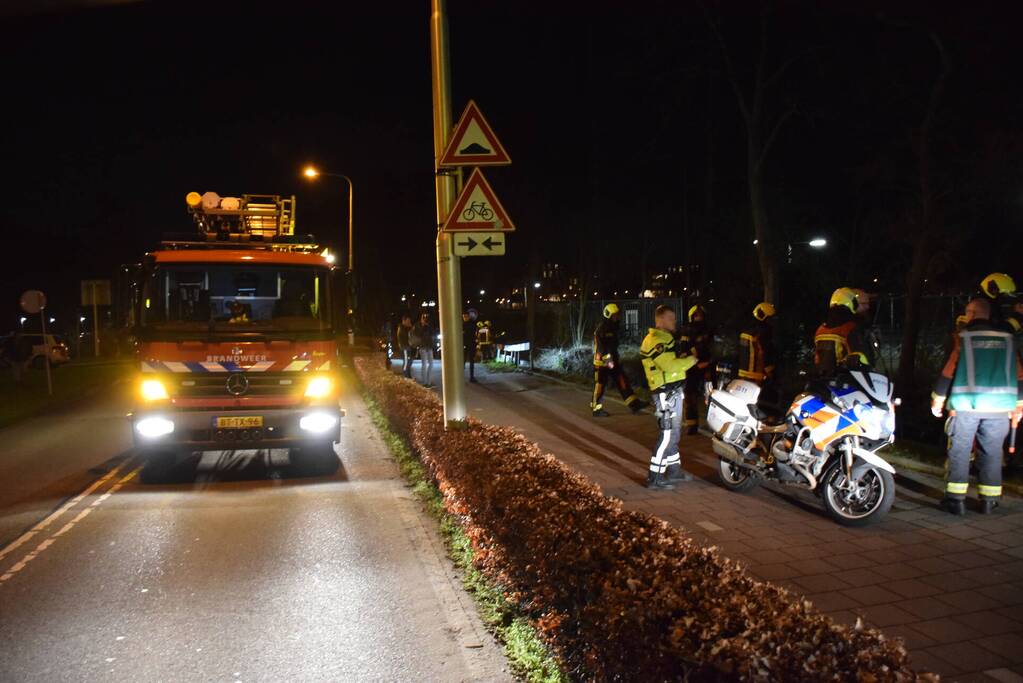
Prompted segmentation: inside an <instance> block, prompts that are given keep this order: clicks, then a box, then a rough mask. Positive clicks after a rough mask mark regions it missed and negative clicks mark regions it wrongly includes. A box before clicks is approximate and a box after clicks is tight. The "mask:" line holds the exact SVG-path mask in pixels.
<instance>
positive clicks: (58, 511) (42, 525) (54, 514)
mask: <svg viewBox="0 0 1023 683" xmlns="http://www.w3.org/2000/svg"><path fill="white" fill-rule="evenodd" d="M125 464H126V463H121V464H120V465H118V466H117V467H115V468H114V469H112V470H110V471H109V472H107V473H106V474H104V475H103V476H102V477H100V478H99V479H97V480H96V481H94V482H93V483H92V484H90V485H89V486H88V487H87V488H86V489H85V490H84V491H82V492H81V493H79V494H78V495H77V496H75V497H74V498H72V499H71V500H69V501H67V502H66V503H64V504H63V505H61V506H60V507H59V508H57V509H56V510H54V511H53V512H51V513H50V515H49V516H48V517H46V519H44V520H43V521H41V522H39V523H38V524H36V525H35V526H34V527H32V528H31V529H29V530H28V531H26V532H25V533H23V534H22V535H21V536H19V537H18V538H16V539H15V540H13V541H11V542H10V543H8V544H7V546H5V547H4V548H3V550H0V560H2V559H4V557H5V556H6V555H8V554H9V553H11V552H12V551H14V550H15V549H17V548H18V546H20V545H22V544H24V543H25V542H26V541H28V540H29V539H31V538H32V537H33V536H35V535H37V534H38V533H39V532H41V531H45V530H46V527H48V526H50V524H52V523H53V521H54V520H55V519H57V518H58V517H60V516H61V515H63V514H64V513H65V512H67V511H68V510H70V509H71V508H73V507H74V506H75V505H77V504H78V503H80V502H81V500H82V499H83V498H85V497H86V496H88V495H89V494H90V493H92V492H93V491H95V490H96V489H98V488H99V487H100V486H102V485H103V484H104V483H105V482H107V481H109V480H110V479H112V478H113V477H116V476H117V473H118V472H120V471H121V468H122V467H124V465H125Z"/></svg>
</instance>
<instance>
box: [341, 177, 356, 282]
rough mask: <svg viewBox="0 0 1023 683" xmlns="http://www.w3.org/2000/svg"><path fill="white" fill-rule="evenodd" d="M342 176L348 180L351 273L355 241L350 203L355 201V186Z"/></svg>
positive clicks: (349, 261)
mask: <svg viewBox="0 0 1023 683" xmlns="http://www.w3.org/2000/svg"><path fill="white" fill-rule="evenodd" d="M342 177H343V178H344V179H345V180H347V181H348V272H349V273H351V272H354V271H355V242H354V241H353V232H352V205H353V203H354V201H355V200H354V197H355V188H354V187H353V186H352V179H351V178H349V177H348V176H342Z"/></svg>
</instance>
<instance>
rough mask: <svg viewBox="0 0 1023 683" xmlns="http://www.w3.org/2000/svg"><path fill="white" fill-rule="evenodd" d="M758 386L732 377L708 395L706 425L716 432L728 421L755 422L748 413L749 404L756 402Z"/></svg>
mask: <svg viewBox="0 0 1023 683" xmlns="http://www.w3.org/2000/svg"><path fill="white" fill-rule="evenodd" d="M759 396H760V387H759V386H757V385H756V384H754V383H753V382H749V381H746V380H744V379H733V380H732V381H731V382H729V383H728V386H727V387H725V388H724V389H718V390H717V391H714V392H712V393H711V395H710V404H709V405H708V406H707V426H708V427H710V428H711V430H712V431H714V432H715V433H718V432H720V431H721V428H722V427H724V426H725V425H726V424H728V423H729V422H740V423H745V422H755V420H754V419H753V417H752V416H751V415H750V412H749V406H750V404H756V402H757V398H758V397H759Z"/></svg>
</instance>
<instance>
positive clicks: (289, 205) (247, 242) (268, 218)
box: [162, 192, 318, 251]
mask: <svg viewBox="0 0 1023 683" xmlns="http://www.w3.org/2000/svg"><path fill="white" fill-rule="evenodd" d="M185 203H186V204H187V206H188V212H189V214H191V216H192V220H193V221H195V226H196V232H195V233H191V234H185V235H180V234H175V235H168V236H167V237H166V238H165V239H164V240H163V242H162V245H163V246H164V247H165V248H170V249H190V248H191V249H194V248H205V249H210V248H214V249H216V248H221V249H224V248H227V249H239V248H246V249H267V250H272V251H316V250H317V249H318V245H317V244H316V239H315V238H314V237H313V236H312V235H296V234H295V197H294V195H292V196H291V197H281V196H280V195H276V194H243V195H242V196H241V197H221V196H220V195H218V194H217V193H216V192H207V193H205V194H202V195H200V194H199V193H198V192H189V193H188V195H187V196H186V197H185Z"/></svg>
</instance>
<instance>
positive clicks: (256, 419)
mask: <svg viewBox="0 0 1023 683" xmlns="http://www.w3.org/2000/svg"><path fill="white" fill-rule="evenodd" d="M262 426H263V416H262V415H245V416H243V417H218V418H217V429H246V428H248V427H262Z"/></svg>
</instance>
